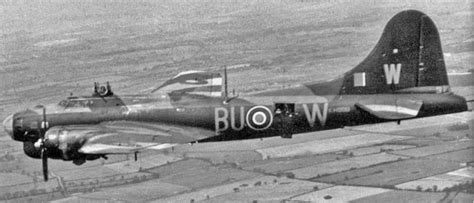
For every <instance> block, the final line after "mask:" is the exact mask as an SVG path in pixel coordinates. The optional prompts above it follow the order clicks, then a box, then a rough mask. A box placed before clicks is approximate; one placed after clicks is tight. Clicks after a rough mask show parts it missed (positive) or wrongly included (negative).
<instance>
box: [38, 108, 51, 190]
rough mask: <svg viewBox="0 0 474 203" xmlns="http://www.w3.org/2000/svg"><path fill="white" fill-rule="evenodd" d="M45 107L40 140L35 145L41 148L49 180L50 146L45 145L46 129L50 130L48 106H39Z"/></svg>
mask: <svg viewBox="0 0 474 203" xmlns="http://www.w3.org/2000/svg"><path fill="white" fill-rule="evenodd" d="M39 107H41V108H43V120H42V122H41V125H40V128H39V140H38V142H37V143H35V146H36V147H37V148H39V149H40V150H41V160H42V164H43V177H44V181H48V148H46V146H45V138H44V135H45V134H46V130H48V122H47V121H46V107H44V106H39Z"/></svg>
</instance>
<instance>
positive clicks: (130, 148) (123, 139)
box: [54, 121, 215, 154]
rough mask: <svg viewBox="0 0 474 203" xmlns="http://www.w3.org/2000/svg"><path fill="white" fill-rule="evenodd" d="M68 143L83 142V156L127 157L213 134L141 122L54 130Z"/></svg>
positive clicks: (81, 150)
mask: <svg viewBox="0 0 474 203" xmlns="http://www.w3.org/2000/svg"><path fill="white" fill-rule="evenodd" d="M54 128H58V129H59V130H61V131H62V132H67V133H68V134H70V135H71V136H69V137H74V138H72V139H76V140H85V141H84V142H83V144H82V146H81V147H80V148H79V150H78V151H79V152H80V153H84V154H127V153H134V152H137V151H143V150H161V149H166V148H170V147H173V146H175V145H178V144H184V143H190V142H193V141H197V140H200V139H203V138H207V137H211V136H214V135H215V133H214V131H211V130H206V129H201V128H195V127H185V126H177V125H171V124H155V123H145V122H130V121H119V122H107V123H101V124H98V125H90V126H56V127H54Z"/></svg>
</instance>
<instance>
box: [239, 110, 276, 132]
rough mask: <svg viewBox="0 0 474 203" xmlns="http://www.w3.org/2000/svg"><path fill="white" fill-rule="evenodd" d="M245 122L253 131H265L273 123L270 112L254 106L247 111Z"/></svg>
mask: <svg viewBox="0 0 474 203" xmlns="http://www.w3.org/2000/svg"><path fill="white" fill-rule="evenodd" d="M246 121H247V126H248V127H249V128H251V129H253V130H265V129H267V128H268V127H270V126H271V125H272V123H273V115H272V111H271V110H270V109H269V108H267V107H265V106H254V107H252V108H251V109H250V110H248V111H247V117H246Z"/></svg>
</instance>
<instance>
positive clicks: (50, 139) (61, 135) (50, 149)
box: [23, 127, 103, 165]
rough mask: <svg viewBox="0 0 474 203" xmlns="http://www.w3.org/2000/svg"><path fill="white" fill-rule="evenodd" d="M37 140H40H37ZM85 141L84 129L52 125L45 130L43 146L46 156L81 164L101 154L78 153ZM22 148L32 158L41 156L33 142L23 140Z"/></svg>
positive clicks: (39, 150)
mask: <svg viewBox="0 0 474 203" xmlns="http://www.w3.org/2000/svg"><path fill="white" fill-rule="evenodd" d="M37 142H41V140H38V141H37ZM85 142H86V137H85V135H84V131H82V130H80V131H74V130H66V129H62V128H61V127H53V128H50V129H49V130H48V131H46V133H45V135H44V140H43V143H42V144H43V147H45V148H46V149H47V156H48V157H49V158H53V159H62V160H65V161H73V162H74V163H75V164H77V165H80V164H83V163H84V162H85V161H86V160H95V159H98V158H100V157H103V156H101V155H86V154H82V153H79V149H80V148H81V147H82V145H83V144H84V143H85ZM23 150H24V152H25V154H26V155H28V156H29V157H32V158H36V159H39V158H41V149H40V148H39V147H38V146H35V144H34V143H33V142H24V144H23Z"/></svg>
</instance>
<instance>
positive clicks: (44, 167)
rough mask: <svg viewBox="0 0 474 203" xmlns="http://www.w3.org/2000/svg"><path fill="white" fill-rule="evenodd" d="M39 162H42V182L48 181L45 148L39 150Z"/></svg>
mask: <svg viewBox="0 0 474 203" xmlns="http://www.w3.org/2000/svg"><path fill="white" fill-rule="evenodd" d="M41 160H42V161H43V176H44V181H48V154H47V151H46V148H43V149H41Z"/></svg>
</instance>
